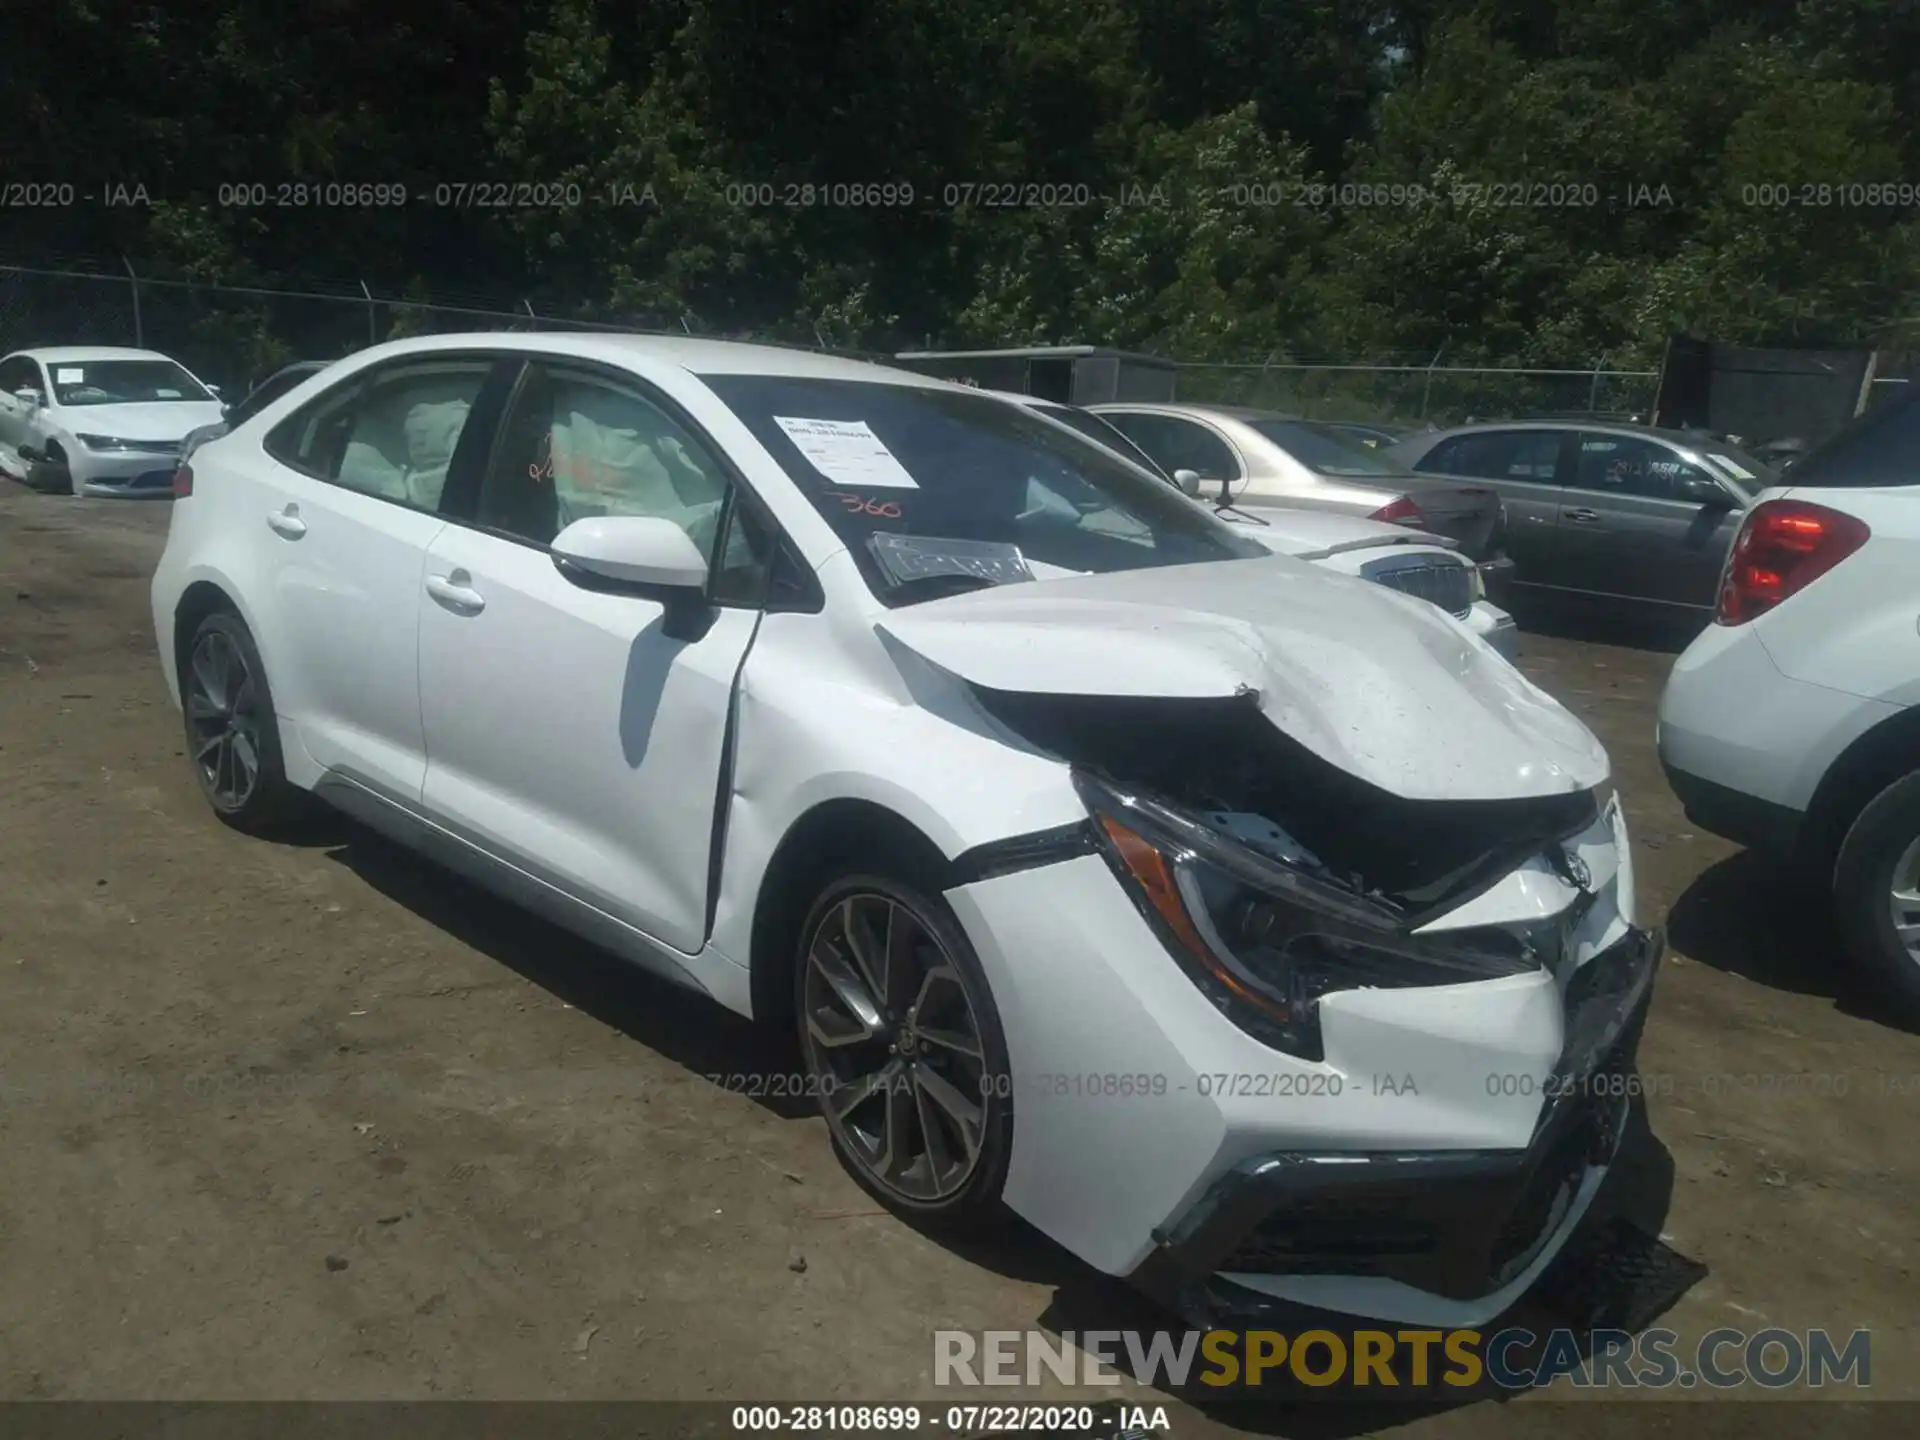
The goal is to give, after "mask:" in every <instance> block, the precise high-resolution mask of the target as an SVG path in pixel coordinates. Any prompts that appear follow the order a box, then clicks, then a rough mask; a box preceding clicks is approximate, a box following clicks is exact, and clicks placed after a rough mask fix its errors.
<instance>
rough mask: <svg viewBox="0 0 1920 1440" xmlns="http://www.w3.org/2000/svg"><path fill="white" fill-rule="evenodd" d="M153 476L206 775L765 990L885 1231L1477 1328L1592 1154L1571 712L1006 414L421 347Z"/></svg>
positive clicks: (164, 603)
mask: <svg viewBox="0 0 1920 1440" xmlns="http://www.w3.org/2000/svg"><path fill="white" fill-rule="evenodd" d="M178 489H179V492H180V498H179V500H178V502H177V503H176V505H175V507H174V510H173V516H172V528H171V531H170V534H169V536H168V542H167V548H166V553H165V556H164V558H163V559H162V561H161V564H160V567H159V570H158V572H157V574H156V575H155V577H154V582H153V619H154V627H155V630H156V632H157V635H158V639H159V646H160V653H161V657H162V660H163V662H164V666H165V671H166V676H167V682H168V684H169V685H170V686H172V687H173V688H174V691H175V693H176V695H177V697H178V698H179V700H180V701H181V702H182V704H183V707H184V710H185V724H186V730H187V735H188V739H189V745H190V753H191V756H192V760H193V764H194V767H195V771H196V773H197V775H198V776H199V778H200V783H201V785H202V787H203V789H204V791H205V793H206V795H207V797H208V799H209V801H210V802H211V803H212V805H213V806H214V808H215V809H216V810H217V811H218V812H219V813H220V814H221V815H223V816H224V817H226V818H227V819H228V820H229V821H231V822H233V823H235V824H236V825H239V826H241V827H242V828H255V829H257V828H261V827H265V826H270V825H271V824H272V823H273V822H274V821H275V820H276V819H277V818H279V817H281V816H282V815H283V814H284V813H285V812H286V810H287V808H288V807H289V806H290V805H291V804H293V803H294V802H296V801H298V800H300V799H301V798H302V797H304V796H305V795H306V794H307V793H308V792H311V793H312V794H313V795H317V796H320V797H322V798H325V799H327V800H330V801H331V802H333V803H334V804H335V805H337V806H338V807H340V808H341V809H343V810H345V811H347V812H349V813H350V814H353V815H356V816H359V817H361V818H362V819H364V820H365V821H366V822H367V823H369V824H371V825H373V826H376V827H378V828H380V829H382V830H385V831H387V832H389V833H391V834H393V835H396V836H398V837H400V838H402V839H403V840H405V841H406V842H407V843H409V844H412V845H416V846H419V847H421V848H423V849H425V850H427V851H429V852H431V853H432V854H434V855H436V856H439V857H440V858H442V859H443V860H444V861H445V862H447V863H448V864H450V865H451V866H454V867H457V868H459V869H461V870H463V871H465V872H467V873H469V874H471V875H474V876H477V877H478V878H480V879H481V880H482V881H483V882H484V883H487V884H489V885H491V886H494V887H496V888H498V889H499V890H501V891H503V892H505V893H507V894H509V895H511V896H514V897H517V898H518V899H519V900H521V901H522V902H524V903H526V904H527V905H529V906H531V907H534V908H536V909H538V910H540V911H542V912H544V913H545V914H547V915H549V916H551V917H553V918H554V919H556V920H558V921H559V922H561V923H563V924H565V925H568V926H571V927H573V928H574V929H576V930H578V931H579V932H580V933H582V934H584V935H587V936H589V937H592V938H593V939H595V940H597V941H599V942H600V943H602V944H604V945H606V946H607V947H609V948H610V949H612V950H614V951H615V952H617V953H619V954H621V955H622V956H625V957H627V958H628V959H630V960H632V961H633V962H635V963H636V964H638V965H641V966H643V967H645V968H647V969H649V970H652V971H655V972H658V973H659V974H661V975H664V976H667V977H669V978H671V979H673V980H675V981H677V982H679V983H681V984H683V985H687V986H691V987H692V988H694V989H696V990H699V991H702V992H704V993H706V994H708V995H710V996H712V997H713V998H714V999H716V1000H718V1001H719V1002H720V1003H721V1004H723V1005H726V1006H728V1007H730V1008H731V1009H733V1010H736V1011H739V1012H741V1013H742V1014H747V1015H752V1016H754V1017H756V1018H761V1019H766V1020H769V1021H771V1022H773V1023H775V1024H777V1025H782V1026H785V1027H788V1028H789V1030H790V1033H791V1034H792V1035H793V1037H794V1042H795V1049H796V1064H797V1066H798V1069H797V1070H796V1072H795V1077H794V1079H793V1081H792V1083H791V1085H790V1086H789V1088H790V1089H797V1090H804V1091H805V1092H807V1093H810V1094H812V1095H814V1096H817V1097H818V1100H819V1104H820V1109H821V1113H822V1115H823V1117H824V1121H825V1126H826V1129H827V1131H828V1132H829V1134H830V1135H831V1138H832V1143H833V1145H834V1147H835V1149H836V1150H837V1152H838V1153H839V1155H840V1157H841V1159H842V1160H843V1162H844V1163H845V1164H846V1165H847V1167H848V1169H849V1170H850V1171H851V1173H852V1174H853V1175H854V1176H855V1178H856V1179H858V1180H859V1182H860V1183H861V1184H863V1185H865V1186H866V1187H867V1188H868V1189H869V1190H870V1191H871V1192H872V1193H873V1194H875V1195H876V1196H878V1197H879V1198H880V1199H881V1200H882V1201H884V1202H885V1203H886V1204H888V1205H889V1206H892V1207H893V1208H895V1209H896V1210H898V1211H900V1212H903V1213H906V1214H909V1215H913V1216H916V1217H920V1218H923V1219H928V1220H934V1221H940V1222H945V1223H950V1224H960V1223H965V1222H969V1221H979V1220H983V1219H986V1218H988V1217H991V1216H993V1215H996V1214H998V1213H1000V1212H1001V1210H1002V1207H1004V1208H1006V1209H1010V1210H1012V1211H1013V1212H1016V1213H1018V1214H1019V1215H1021V1216H1024V1217H1025V1218H1026V1219H1027V1220H1029V1221H1030V1222H1032V1223H1033V1224H1034V1225H1035V1226H1036V1227H1038V1228H1039V1229H1040V1230H1042V1231H1044V1232H1045V1233H1047V1234H1048V1235H1051V1236H1052V1237H1054V1239H1056V1240H1057V1241H1059V1242H1060V1243H1061V1244H1062V1245H1064V1246H1065V1247H1066V1248H1067V1249H1069V1250H1070V1251H1072V1252H1073V1253H1074V1254H1076V1255H1078V1256H1080V1257H1081V1258H1082V1259H1084V1260H1085V1261H1087V1262H1088V1263H1090V1264H1092V1265H1094V1266H1096V1267H1098V1268H1099V1269H1101V1270H1104V1271H1106V1272H1108V1273H1110V1274H1114V1275H1121V1276H1127V1277H1129V1278H1131V1279H1132V1280H1133V1281H1134V1282H1136V1283H1137V1284H1139V1285H1140V1286H1142V1287H1143V1288H1145V1289H1146V1290H1148V1291H1149V1292H1150V1293H1152V1294H1155V1295H1157V1296H1160V1297H1161V1298H1163V1299H1164V1300H1166V1301H1167V1302H1168V1303H1170V1304H1173V1305H1176V1306H1178V1307H1180V1308H1181V1309H1182V1310H1183V1311H1185V1312H1186V1313H1188V1314H1189V1315H1202V1314H1204V1315H1218V1314H1223V1313H1242V1312H1248V1313H1250V1312H1257V1311H1259V1310H1260V1309H1262V1308H1263V1307H1268V1306H1271V1305H1273V1304H1275V1303H1277V1302H1279V1301H1283V1300H1285V1301H1307V1302H1310V1303H1315V1304H1319V1305H1325V1306H1329V1307H1332V1308H1336V1309H1343V1310H1351V1311H1356V1312H1359V1313H1363V1314H1369V1315H1374V1316H1380V1317H1387V1318H1397V1319H1404V1320H1408V1321H1410V1322H1415V1323H1420V1324H1432V1325H1438V1324H1474V1323H1479V1322H1480V1321H1483V1320H1485V1319H1486V1318H1488V1317H1490V1316H1492V1315H1494V1314H1496V1313H1497V1312H1499V1311H1500V1310H1502V1309H1504V1308H1505V1307H1506V1305H1507V1304H1509V1303H1510V1302H1511V1301H1512V1300H1513V1299H1514V1298H1515V1297H1516V1296H1517V1295H1518V1294H1520V1293H1521V1292H1522V1291H1523V1290H1525V1289H1526V1288H1527V1286H1528V1285H1530V1284H1531V1283H1532V1281H1533V1279H1534V1277H1535V1276H1537V1275H1538V1274H1539V1273H1540V1271H1541V1269H1542V1268H1543V1267H1544V1266H1545V1265H1546V1264H1547V1263H1548V1262H1549V1261H1550V1260H1551V1259H1552V1257H1553V1256H1554V1254H1555V1253H1557V1252H1558V1251H1559V1250H1560V1249H1561V1247H1562V1246H1563V1245H1564V1244H1565V1243H1566V1240H1567V1238H1568V1236H1569V1235H1570V1234H1571V1233H1572V1232H1573V1230H1574V1228H1575V1227H1576V1225H1578V1224H1579V1222H1580V1221H1581V1219H1582V1217H1583V1215H1584V1214H1586V1213H1587V1211H1588V1209H1589V1206H1590V1205H1591V1203H1592V1202H1593V1200H1594V1197H1595V1195H1596V1193H1597V1191H1598V1189H1599V1186H1600V1183H1601V1180H1602V1177H1603V1176H1604V1175H1605V1174H1606V1173H1607V1171H1608V1168H1609V1166H1610V1165H1611V1163H1612V1160H1613V1157H1614V1156H1615V1154H1616V1152H1617V1150H1618V1147H1619V1146H1620V1144H1621V1141H1622V1135H1623V1132H1624V1130H1625V1128H1626V1126H1627V1124H1628V1115H1629V1110H1628V1107H1627V1103H1626V1100H1625V1098H1624V1097H1625V1096H1626V1095H1627V1094H1628V1093H1629V1091H1630V1086H1628V1085H1626V1084H1623V1083H1614V1081H1615V1080H1617V1079H1618V1078H1619V1077H1620V1076H1621V1074H1622V1072H1624V1071H1626V1070H1629V1069H1630V1068H1631V1066H1632V1065H1633V1062H1634V1053H1635V1048H1636V1046H1637V1043H1638V1037H1639V1030H1640V1025H1641V1021H1642V1019H1643V1018H1644V1015H1645V1013H1646V1006H1647V1004H1648V999H1649V995H1650V992H1651V986H1652V977H1653V974H1654V968H1655V960H1656V957H1657V953H1658V948H1659V939H1658V936H1657V935H1655V934H1653V933H1651V932H1648V931H1644V930H1641V929H1639V928H1637V927H1636V926H1635V925H1634V924H1633V883H1632V873H1631V869H1630V867H1629V863H1628V856H1627V844H1626V837H1625V831H1624V828H1623V825H1622V822H1621V819H1620V810H1619V806H1618V804H1617V802H1616V801H1615V800H1614V799H1613V797H1612V796H1611V794H1610V791H1609V788H1608V783H1607V782H1608V764H1607V757H1606V755H1605V753H1604V752H1603V751H1602V750H1601V748H1600V746H1599V745H1598V744H1597V743H1596V741H1595V740H1594V738H1593V736H1592V735H1591V734H1590V733H1589V732H1588V731H1587V730H1586V728H1585V727H1584V726H1582V725H1581V724H1580V722H1579V721H1578V720H1576V719H1575V718H1574V717H1573V716H1572V715H1570V714H1569V713H1568V712H1567V711H1565V710H1564V709H1562V708H1561V707H1560V706H1559V705H1558V704H1556V703H1555V702H1554V701H1553V700H1551V699H1550V698H1548V697H1547V696H1546V695H1545V694H1543V693H1542V692H1541V691H1539V690H1538V689H1536V688H1535V687H1534V686H1532V685H1531V684H1529V683H1528V682H1527V681H1526V680H1525V679H1524V678H1523V677H1522V676H1520V674H1519V673H1518V672H1517V671H1515V670H1514V669H1513V667H1512V666H1510V665H1508V664H1507V663H1506V662H1505V661H1503V660H1501V659H1500V658H1499V657H1498V656H1497V655H1495V654H1494V653H1493V652H1492V651H1491V650H1490V649H1488V648H1487V647H1486V646H1485V645H1483V644H1481V643H1479V642H1478V641H1477V640H1475V639H1474V638H1473V637H1471V636H1469V635H1467V634H1465V633H1463V632H1462V630H1461V629H1460V628H1459V626H1458V625H1457V624H1456V623H1455V622H1454V621H1453V620H1451V619H1450V618H1449V617H1447V616H1446V615H1444V614H1442V613H1441V612H1440V611H1439V610H1437V609H1436V608H1435V607H1433V606H1431V605H1429V604H1427V603H1426V602H1424V601H1422V600H1418V599H1414V598H1412V597H1410V596H1407V595H1403V594H1399V593H1396V592H1394V591H1392V590H1389V589H1387V588H1386V587H1383V586H1379V585H1372V584H1367V583H1364V582H1362V581H1360V580H1357V579H1353V578H1350V577H1347V576H1343V575H1338V574H1333V573H1330V572H1328V571H1325V570H1321V569H1317V568H1315V567H1313V566H1310V565H1305V564H1302V563H1300V562H1298V561H1296V560H1293V559H1291V558H1289V557H1286V556H1281V555H1272V554H1269V553H1268V552H1267V551H1265V550H1264V549H1263V548H1262V547H1260V546H1258V545H1256V544H1254V543H1253V542H1251V541H1249V540H1247V539H1246V538H1245V537H1244V536H1242V535H1240V534H1237V533H1236V532H1235V530H1234V528H1233V527H1231V526H1228V525H1225V524H1223V523H1221V522H1220V521H1219V520H1217V519H1216V518H1215V517H1213V516H1212V515H1210V514H1208V513H1207V512H1206V511H1205V510H1203V509H1201V508H1200V507H1197V506H1195V505H1193V504H1192V503H1191V502H1190V501H1188V500H1187V499H1186V498H1185V497H1184V496H1182V495H1180V494H1179V493H1177V492H1176V491H1174V490H1172V489H1170V488H1169V487H1167V486H1166V485H1164V484H1162V483H1161V482H1159V481H1157V480H1155V479H1153V478H1151V477H1149V476H1147V475H1145V474H1144V473H1142V472H1141V471H1140V470H1138V469H1137V468H1135V467H1134V466H1132V465H1129V464H1126V463H1124V462H1122V461H1120V460H1118V459H1117V458H1115V457H1113V456H1111V455H1109V454H1107V453H1106V452H1104V451H1102V450H1101V449H1099V447H1096V446H1090V445H1088V444H1086V443H1085V442H1084V441H1082V440H1080V439H1078V438H1077V437H1075V436H1073V435H1072V434H1070V433H1068V432H1066V431H1064V430H1063V429H1062V428H1061V427H1059V426H1057V425H1055V424H1053V423H1052V422H1050V421H1047V420H1044V419H1042V418H1040V417H1038V416H1035V415H1033V414H1030V413H1028V412H1026V411H1024V410H1022V409H1019V408H1017V407H1014V406H1009V405H1006V404H1004V403H1003V402H1001V401H999V400H996V399H993V398H992V397H990V396H986V395H981V394H979V393H977V392H973V391H969V390H966V389H964V388H962V387H959V386H954V385H949V384H946V383H943V382H941V381H937V380H930V379H927V378H924V377H921V376H916V375H910V374H907V373H904V372H900V371H893V370H888V369H882V368H878V367H874V366H868V365H861V364H855V363H852V362H849V361H843V360H837V359H830V358H826V357H823V356H818V355H813V354H808V353H804V352H791V351H784V350H778V349H770V348H764V347H758V346H745V345H732V344H726V343H720V342H709V341H694V340H666V339H656V338H642V337H624V336H622V337H614V336H594V337H582V336H554V335H467V336H439V337H434V338H431V339H420V340H410V341H402V342H398V343H395V344H390V345H384V346H380V347H376V348H374V349H371V350H368V351H365V352H363V353H361V354H359V355H356V356H353V357H351V358H349V359H347V360H344V361H341V362H339V363H338V364H337V365H335V366H333V367H331V368H329V369H328V370H327V371H326V372H324V373H323V374H322V375H320V376H318V377H316V378H314V379H312V380H309V381H308V382H306V383H305V384H303V385H302V386H300V387H299V388H297V389H296V390H294V391H293V392H292V393H290V394H289V395H287V396H286V397H284V398H283V399H281V400H278V401H276V402H274V403H273V404H272V405H270V406H268V407H267V408H266V409H265V410H264V411H263V412H261V413H260V414H259V415H258V416H256V417H254V418H253V419H251V420H248V421H246V422H245V423H243V424H242V425H240V426H239V427H238V428H237V429H236V430H235V431H234V432H233V433H232V434H231V435H228V436H226V437H224V438H221V439H218V440H214V441H211V442H209V443H208V444H207V445H206V446H205V447H204V448H203V449H201V450H199V451H198V452H196V454H195V455H194V457H193V460H192V462H191V466H190V467H189V468H188V469H187V470H185V471H183V473H182V476H181V479H180V483H179V486H178ZM1603 1081H1605V1082H1606V1083H1601V1082H1603Z"/></svg>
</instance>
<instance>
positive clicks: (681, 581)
mask: <svg viewBox="0 0 1920 1440" xmlns="http://www.w3.org/2000/svg"><path fill="white" fill-rule="evenodd" d="M552 550H553V558H554V559H556V560H562V561H565V562H566V563H567V564H569V565H575V566H578V567H579V568H580V569H582V570H584V571H586V572H587V573H588V574H590V575H598V576H601V577H602V578H604V579H607V580H617V581H619V582H621V583H622V584H626V585H653V586H659V587H660V588H662V589H667V590H699V589H702V588H703V587H704V586H705V585H706V583H707V561H706V557H705V556H703V555H702V554H701V553H700V549H699V547H698V546H697V545H695V544H694V543H693V541H692V540H691V539H689V538H688V536H687V532H686V531H684V530H682V529H681V528H680V527H679V526H678V525H676V524H674V523H673V522H672V521H671V520H660V519H656V518H654V517H652V516H641V515H594V516H589V517H588V518H587V519H585V520H576V521H574V522H573V523H572V524H571V525H569V526H567V528H566V529H564V530H562V531H561V532H560V533H559V534H558V535H556V536H555V537H554V540H553V546H552Z"/></svg>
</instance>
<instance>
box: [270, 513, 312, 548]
mask: <svg viewBox="0 0 1920 1440" xmlns="http://www.w3.org/2000/svg"><path fill="white" fill-rule="evenodd" d="M267 526H268V528H269V529H271V530H272V531H273V533H274V534H276V535H282V536H285V537H286V538H287V539H289V540H298V539H299V538H300V537H301V536H302V535H304V534H306V533H307V522H306V521H304V520H302V519H301V518H300V507H299V506H298V505H289V506H287V508H286V509H284V510H276V511H275V512H274V513H273V514H271V515H269V516H267Z"/></svg>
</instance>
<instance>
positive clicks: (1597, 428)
mask: <svg viewBox="0 0 1920 1440" xmlns="http://www.w3.org/2000/svg"><path fill="white" fill-rule="evenodd" d="M1491 430H1590V431H1593V432H1594V433H1595V434H1598V435H1632V436H1638V437H1641V438H1651V439H1655V440H1666V441H1670V442H1671V443H1673V444H1675V445H1692V446H1700V445H1729V444H1731V443H1732V442H1731V441H1728V440H1724V439H1722V438H1721V437H1720V436H1718V435H1713V434H1710V433H1708V432H1707V431H1705V430H1668V429H1666V428H1664V427H1662V426H1657V425H1635V424H1634V423H1633V422H1632V421H1629V420H1571V419H1569V420H1476V421H1474V423H1473V424H1471V425H1455V426H1454V427H1453V428H1452V429H1450V430H1430V431H1422V432H1420V433H1419V434H1417V435H1409V436H1408V437H1407V439H1406V441H1405V442H1403V443H1406V444H1412V443H1414V442H1416V441H1432V440H1443V439H1449V438H1451V437H1452V436H1455V435H1480V434H1485V433H1486V432H1488V431H1491Z"/></svg>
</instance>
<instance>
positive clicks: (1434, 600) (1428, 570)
mask: <svg viewBox="0 0 1920 1440" xmlns="http://www.w3.org/2000/svg"><path fill="white" fill-rule="evenodd" d="M1362 573H1363V574H1365V575H1366V577H1367V579H1369V580H1371V581H1373V582H1374V583H1375V584H1376V585H1385V586H1387V587H1388V588H1389V589H1392V590H1398V591H1400V592H1401V593H1402V594H1403V595H1413V596H1417V597H1418V598H1419V599H1422V600H1425V601H1428V602H1429V603H1431V604H1434V605H1438V606H1439V607H1440V608H1441V609H1442V610H1445V611H1446V612H1447V613H1448V614H1449V615H1453V616H1456V617H1458V618H1461V619H1464V618H1466V616H1467V614H1468V613H1469V612H1470V611H1471V610H1472V609H1473V571H1472V569H1471V567H1469V566H1466V565H1462V564H1457V563H1449V564H1432V565H1425V564H1423V565H1394V566H1390V567H1389V566H1384V565H1383V566H1380V567H1378V568H1377V569H1374V570H1370V571H1363V572H1362Z"/></svg>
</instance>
